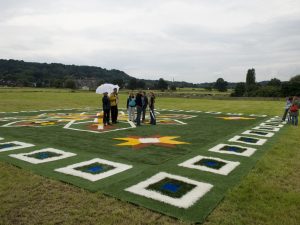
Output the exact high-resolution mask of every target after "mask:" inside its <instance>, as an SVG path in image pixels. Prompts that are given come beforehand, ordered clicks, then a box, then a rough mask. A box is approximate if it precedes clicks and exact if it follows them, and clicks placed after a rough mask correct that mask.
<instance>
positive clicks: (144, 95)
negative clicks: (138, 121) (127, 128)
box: [142, 91, 148, 123]
mask: <svg viewBox="0 0 300 225" xmlns="http://www.w3.org/2000/svg"><path fill="white" fill-rule="evenodd" d="M147 106H148V97H147V95H146V92H145V91H144V92H143V96H142V113H143V115H142V123H144V122H145V117H146V110H147Z"/></svg>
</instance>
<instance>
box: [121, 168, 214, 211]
mask: <svg viewBox="0 0 300 225" xmlns="http://www.w3.org/2000/svg"><path fill="white" fill-rule="evenodd" d="M165 178H171V179H175V180H179V181H182V182H185V183H188V184H193V185H196V187H195V188H194V189H192V190H191V191H189V192H188V193H186V194H185V195H183V196H182V197H181V198H172V197H169V196H167V195H164V194H161V193H159V192H157V191H152V190H147V189H146V188H147V187H148V186H149V185H151V184H154V183H157V182H159V181H161V180H163V179H165ZM212 187H213V185H212V184H208V183H204V182H199V181H195V180H191V179H189V178H186V177H182V176H178V175H173V174H169V173H166V172H159V173H157V174H155V175H154V176H152V177H150V178H148V179H147V180H145V181H142V182H140V183H138V184H136V185H133V186H131V187H129V188H126V189H125V191H128V192H131V193H134V194H137V195H141V196H144V197H146V198H151V199H154V200H157V201H160V202H163V203H166V204H170V205H173V206H176V207H179V208H184V209H187V208H189V207H191V206H192V205H194V204H195V203H196V202H197V201H198V200H199V199H200V198H201V197H203V196H204V195H205V194H206V193H207V192H209V191H210V189H211V188H212Z"/></svg>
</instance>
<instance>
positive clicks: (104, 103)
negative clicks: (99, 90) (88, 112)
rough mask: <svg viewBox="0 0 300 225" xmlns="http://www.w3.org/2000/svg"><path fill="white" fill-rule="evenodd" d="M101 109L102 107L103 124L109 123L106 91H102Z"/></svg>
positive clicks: (108, 105) (108, 103)
mask: <svg viewBox="0 0 300 225" xmlns="http://www.w3.org/2000/svg"><path fill="white" fill-rule="evenodd" d="M102 109H103V124H104V126H107V125H110V123H109V113H110V100H109V97H108V93H107V92H105V93H103V98H102Z"/></svg>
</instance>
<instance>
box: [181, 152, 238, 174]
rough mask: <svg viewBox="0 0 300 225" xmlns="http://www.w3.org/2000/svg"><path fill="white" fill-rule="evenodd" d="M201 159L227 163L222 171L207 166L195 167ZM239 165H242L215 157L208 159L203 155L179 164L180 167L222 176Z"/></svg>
mask: <svg viewBox="0 0 300 225" xmlns="http://www.w3.org/2000/svg"><path fill="white" fill-rule="evenodd" d="M201 159H213V160H216V161H219V162H224V163H226V165H224V166H222V167H221V168H220V169H213V168H210V167H207V166H201V165H195V163H196V162H198V161H200V160H201ZM238 165H240V163H239V162H233V161H228V160H224V159H220V158H213V157H207V156H201V155H198V156H195V157H194V158H191V159H189V160H187V161H185V162H183V163H180V164H178V166H182V167H186V168H190V169H197V170H202V171H207V172H212V173H217V174H221V175H228V174H229V173H230V172H231V171H232V170H234V169H235V168H236V167H237V166H238Z"/></svg>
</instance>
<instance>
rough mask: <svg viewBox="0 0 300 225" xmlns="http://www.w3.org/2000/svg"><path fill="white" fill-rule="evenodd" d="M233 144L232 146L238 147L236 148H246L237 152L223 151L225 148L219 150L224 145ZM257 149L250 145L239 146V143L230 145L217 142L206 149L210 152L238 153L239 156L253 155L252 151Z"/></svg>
mask: <svg viewBox="0 0 300 225" xmlns="http://www.w3.org/2000/svg"><path fill="white" fill-rule="evenodd" d="M227 145H228V146H233V147H238V148H246V149H247V150H246V151H244V152H242V153H239V152H232V151H225V150H221V148H223V147H225V146H227ZM256 150H257V149H255V148H250V147H245V146H241V145H231V144H218V145H216V146H215V147H213V148H211V149H209V150H208V151H210V152H218V153H222V154H229V155H240V156H246V157H249V156H251V155H253V153H254V152H255V151H256Z"/></svg>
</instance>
